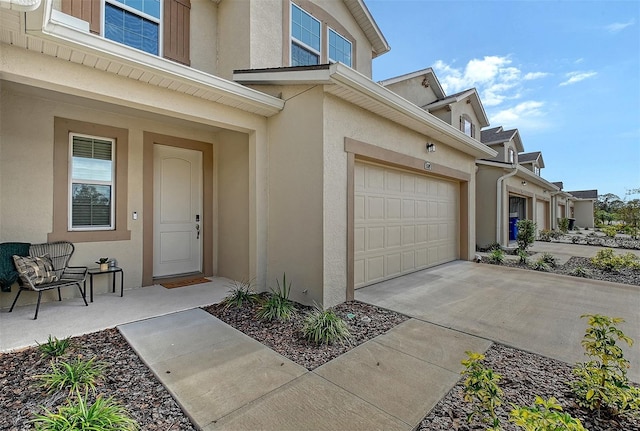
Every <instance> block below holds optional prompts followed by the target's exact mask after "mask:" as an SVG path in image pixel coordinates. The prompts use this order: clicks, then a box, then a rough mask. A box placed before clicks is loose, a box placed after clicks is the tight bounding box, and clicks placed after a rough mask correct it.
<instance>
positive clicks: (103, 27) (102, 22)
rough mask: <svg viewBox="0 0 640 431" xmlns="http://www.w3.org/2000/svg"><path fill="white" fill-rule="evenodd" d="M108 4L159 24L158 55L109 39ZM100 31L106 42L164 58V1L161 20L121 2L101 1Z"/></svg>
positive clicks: (116, 0)
mask: <svg viewBox="0 0 640 431" xmlns="http://www.w3.org/2000/svg"><path fill="white" fill-rule="evenodd" d="M107 3H109V4H110V5H112V6H115V7H117V8H120V9H122V10H125V11H127V12H130V13H132V14H134V15H137V16H139V17H141V18H144V19H146V20H149V21H153V22H155V23H156V24H158V53H157V54H152V53H150V52H147V51H144V50H141V49H139V48H135V47H133V46H131V45H127V44H126V43H121V42H118V41H115V40H113V39H109V38H107V36H106V32H107V25H106V16H107V13H106V4H107ZM100 29H101V32H100V36H101V37H103V38H104V39H105V40H108V41H110V42H113V43H117V44H119V45H123V46H126V47H127V48H131V49H135V50H137V51H140V52H144V53H146V54H149V55H155V56H156V57H160V58H164V43H163V42H164V37H163V35H164V1H163V0H160V18H156V17H154V16H152V15H149V14H146V13H144V12H142V11H141V10H138V9H135V8H132V7H131V6H127V5H126V4H124V3H121V2H120V1H119V0H101V1H100Z"/></svg>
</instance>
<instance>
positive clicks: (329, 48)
mask: <svg viewBox="0 0 640 431" xmlns="http://www.w3.org/2000/svg"><path fill="white" fill-rule="evenodd" d="M331 32H334V33H335V34H336V36H340V37H341V38H342V39H344V40H345V41H346V42H348V43H349V47H350V55H349V57H350V59H351V64H346V63H342V64H344V65H346V66H349V67H351V65H352V64H353V42H351V41H350V40H349V39H347V38H346V37H344V36H343V35H341V34H340V33H339V32H337V31H336V30H334V29H333V28H331V27H329V26H327V59H328V60H329V63H338V60H334V59H332V58H331V47H330V46H329V45H330V43H329V40H330V37H331Z"/></svg>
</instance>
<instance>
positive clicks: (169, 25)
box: [60, 0, 191, 65]
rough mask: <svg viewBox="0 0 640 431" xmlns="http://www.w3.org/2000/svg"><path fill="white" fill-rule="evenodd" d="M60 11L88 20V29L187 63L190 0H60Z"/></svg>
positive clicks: (154, 53)
mask: <svg viewBox="0 0 640 431" xmlns="http://www.w3.org/2000/svg"><path fill="white" fill-rule="evenodd" d="M60 1H61V10H62V12H63V13H66V14H68V15H71V16H74V17H76V18H79V19H81V20H84V21H87V22H88V23H89V30H90V31H91V33H93V34H96V35H100V36H103V37H104V38H106V39H109V40H112V41H114V42H118V43H121V44H123V45H127V46H130V47H132V48H136V49H139V50H141V51H144V52H148V53H149V54H153V55H162V56H163V57H164V58H167V59H169V60H173V61H176V62H178V63H182V64H186V65H189V64H190V59H189V55H190V54H189V46H190V39H191V33H190V13H191V1H190V0H162V1H161V0H60Z"/></svg>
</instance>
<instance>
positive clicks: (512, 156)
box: [509, 148, 516, 164]
mask: <svg viewBox="0 0 640 431" xmlns="http://www.w3.org/2000/svg"><path fill="white" fill-rule="evenodd" d="M515 160H516V152H515V151H513V148H509V163H511V164H513V163H515Z"/></svg>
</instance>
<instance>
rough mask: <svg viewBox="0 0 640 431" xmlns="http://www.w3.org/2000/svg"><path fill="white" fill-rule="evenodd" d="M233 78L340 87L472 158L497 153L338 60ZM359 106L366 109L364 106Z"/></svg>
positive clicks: (260, 81)
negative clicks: (308, 67)
mask: <svg viewBox="0 0 640 431" xmlns="http://www.w3.org/2000/svg"><path fill="white" fill-rule="evenodd" d="M278 78H280V79H278ZM234 79H235V80H237V81H238V82H242V83H252V84H264V85H293V84H318V85H325V86H326V87H325V88H327V89H329V90H327V91H330V89H331V88H333V87H339V88H340V90H346V91H347V92H349V91H350V92H353V93H355V94H357V95H359V96H364V97H366V98H367V99H368V100H369V101H374V102H375V103H376V104H378V106H379V107H384V109H385V110H386V114H387V115H389V116H392V113H397V114H400V115H401V119H402V122H401V124H403V125H404V126H406V127H409V128H411V129H413V130H415V131H417V132H419V133H422V134H425V135H428V136H431V137H432V138H434V139H438V140H440V141H441V142H443V143H445V144H447V145H449V146H451V147H453V148H456V149H458V150H460V151H462V152H464V153H467V154H469V155H472V156H473V157H475V158H485V157H489V158H490V157H495V156H496V155H497V154H498V152H497V151H495V150H493V149H492V148H489V147H487V146H486V145H484V144H482V143H480V142H478V141H477V140H475V139H473V138H471V137H469V136H467V135H465V134H464V133H462V132H461V131H459V130H458V129H456V128H455V127H452V126H451V125H450V124H447V123H445V122H444V121H442V120H440V119H439V118H437V117H435V116H433V115H431V114H430V113H428V112H427V111H425V110H424V109H421V108H420V107H418V106H416V105H414V104H413V103H411V102H409V101H407V100H406V99H404V98H402V97H400V96H398V95H397V94H396V93H394V92H393V91H391V90H389V89H387V88H385V87H383V86H381V85H380V84H377V83H375V82H373V81H371V80H370V79H369V78H367V77H366V76H364V75H362V74H360V73H358V72H357V71H355V70H353V69H351V68H350V67H347V66H345V65H343V64H340V63H335V64H331V65H328V66H327V67H326V68H322V69H316V70H312V71H305V70H297V71H296V70H287V69H284V70H280V71H279V72H278V71H277V70H275V69H272V70H269V69H266V70H263V71H253V72H250V73H249V72H248V71H246V72H242V71H238V72H236V73H234ZM333 94H335V95H336V96H338V97H341V98H345V97H346V95H345V91H335V92H334V93H333ZM361 107H363V108H364V109H367V107H365V106H361ZM368 110H371V109H368ZM379 115H383V114H379Z"/></svg>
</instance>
